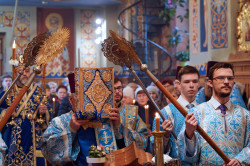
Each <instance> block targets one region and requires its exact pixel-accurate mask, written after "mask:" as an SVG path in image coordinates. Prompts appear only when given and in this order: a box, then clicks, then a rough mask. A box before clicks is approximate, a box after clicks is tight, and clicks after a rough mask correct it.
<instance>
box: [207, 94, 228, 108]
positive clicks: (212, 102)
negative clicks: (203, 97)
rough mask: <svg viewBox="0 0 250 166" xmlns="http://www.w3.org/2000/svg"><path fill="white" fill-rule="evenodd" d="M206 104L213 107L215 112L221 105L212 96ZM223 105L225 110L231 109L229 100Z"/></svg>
mask: <svg viewBox="0 0 250 166" xmlns="http://www.w3.org/2000/svg"><path fill="white" fill-rule="evenodd" d="M208 102H209V103H210V104H211V105H212V106H213V108H214V109H215V110H216V109H220V108H219V106H220V105H221V103H220V102H219V101H218V100H216V99H215V98H214V97H213V96H212V97H211V99H210V100H209V101H208ZM224 105H225V106H226V107H227V110H230V107H231V102H230V100H228V102H227V103H225V104H224Z"/></svg>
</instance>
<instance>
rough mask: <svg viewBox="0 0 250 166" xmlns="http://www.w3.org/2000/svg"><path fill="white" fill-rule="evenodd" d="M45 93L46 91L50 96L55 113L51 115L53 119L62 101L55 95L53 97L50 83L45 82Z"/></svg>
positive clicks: (49, 101) (50, 102) (49, 99)
mask: <svg viewBox="0 0 250 166" xmlns="http://www.w3.org/2000/svg"><path fill="white" fill-rule="evenodd" d="M45 93H46V96H47V97H48V103H49V104H50V106H51V108H52V109H53V115H52V117H51V119H53V118H54V117H56V116H57V114H58V110H59V105H60V103H59V102H58V101H57V100H56V98H55V97H53V95H52V94H50V87H49V85H48V84H45ZM53 98H54V99H53Z"/></svg>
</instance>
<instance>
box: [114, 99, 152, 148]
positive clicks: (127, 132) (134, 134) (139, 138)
mask: <svg viewBox="0 0 250 166" xmlns="http://www.w3.org/2000/svg"><path fill="white" fill-rule="evenodd" d="M119 110H120V118H121V124H120V127H118V128H115V133H116V134H115V135H116V136H117V139H122V138H124V142H125V146H128V145H130V144H131V143H132V142H133V141H135V144H136V146H137V147H138V148H139V149H142V150H145V149H146V146H147V135H148V130H147V126H146V124H145V123H144V122H143V121H142V119H141V118H140V116H139V115H138V107H137V106H133V105H127V104H124V105H121V107H120V108H119Z"/></svg>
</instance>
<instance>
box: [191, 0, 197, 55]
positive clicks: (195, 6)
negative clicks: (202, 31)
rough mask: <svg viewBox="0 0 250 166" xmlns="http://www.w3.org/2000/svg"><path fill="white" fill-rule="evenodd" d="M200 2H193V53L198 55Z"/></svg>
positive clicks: (194, 0) (195, 0) (193, 0)
mask: <svg viewBox="0 0 250 166" xmlns="http://www.w3.org/2000/svg"><path fill="white" fill-rule="evenodd" d="M197 1H198V0H192V2H193V4H192V13H191V14H192V29H193V31H192V53H193V54H197V53H198V49H199V43H198V29H199V25H198V2H197Z"/></svg>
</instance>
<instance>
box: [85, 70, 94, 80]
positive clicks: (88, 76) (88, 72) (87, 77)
mask: <svg viewBox="0 0 250 166" xmlns="http://www.w3.org/2000/svg"><path fill="white" fill-rule="evenodd" d="M84 78H85V80H86V81H87V82H91V81H92V79H93V74H92V73H91V72H90V71H87V72H86V73H85V74H84Z"/></svg>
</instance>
